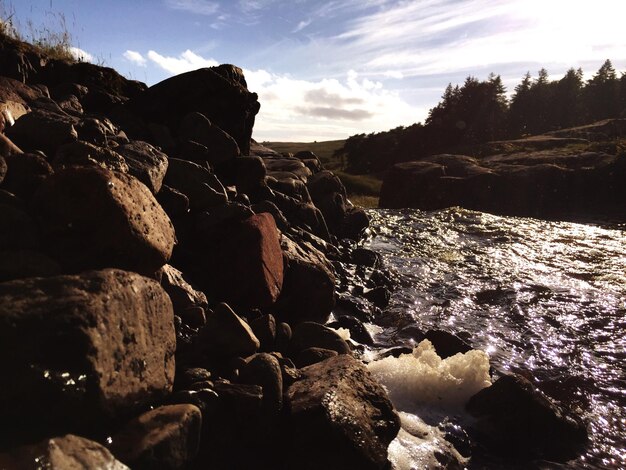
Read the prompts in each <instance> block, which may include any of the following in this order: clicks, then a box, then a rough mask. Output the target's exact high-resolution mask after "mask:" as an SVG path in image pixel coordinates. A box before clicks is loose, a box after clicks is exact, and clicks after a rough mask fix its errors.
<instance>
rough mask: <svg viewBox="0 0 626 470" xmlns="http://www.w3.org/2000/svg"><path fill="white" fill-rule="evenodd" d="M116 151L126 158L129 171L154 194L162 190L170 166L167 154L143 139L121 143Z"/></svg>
mask: <svg viewBox="0 0 626 470" xmlns="http://www.w3.org/2000/svg"><path fill="white" fill-rule="evenodd" d="M115 151H116V152H117V153H119V154H120V155H122V156H123V157H124V159H125V160H126V163H127V165H128V168H129V170H128V172H129V173H130V174H131V175H133V176H134V177H135V178H137V179H138V180H139V181H141V182H142V183H143V184H145V185H146V186H147V187H148V188H149V189H150V191H152V193H153V194H156V193H158V192H159V191H160V190H161V185H162V184H163V179H164V178H165V173H166V172H167V167H168V159H167V155H165V154H164V153H163V152H160V151H159V150H157V149H156V148H154V147H153V146H152V145H150V144H149V143H147V142H141V141H133V142H129V143H128V144H124V145H120V146H119V147H116V148H115Z"/></svg>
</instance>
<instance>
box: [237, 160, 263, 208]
mask: <svg viewBox="0 0 626 470" xmlns="http://www.w3.org/2000/svg"><path fill="white" fill-rule="evenodd" d="M235 164H236V176H235V185H236V186H237V192H239V193H245V194H247V195H248V197H251V198H254V196H255V195H256V193H257V191H258V190H259V188H260V187H261V186H262V185H263V184H264V183H265V174H266V170H265V164H264V163H263V159H262V158H260V157H240V158H237V159H236V160H235Z"/></svg>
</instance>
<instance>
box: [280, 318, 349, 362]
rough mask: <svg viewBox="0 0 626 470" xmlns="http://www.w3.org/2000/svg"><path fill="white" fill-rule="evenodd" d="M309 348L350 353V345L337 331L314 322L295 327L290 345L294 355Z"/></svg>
mask: <svg viewBox="0 0 626 470" xmlns="http://www.w3.org/2000/svg"><path fill="white" fill-rule="evenodd" d="M308 348H323V349H330V350H332V351H337V353H339V354H350V346H349V345H348V343H346V342H345V341H344V339H343V338H342V337H341V336H339V334H338V333H337V332H336V331H334V330H332V329H330V328H328V327H326V326H324V325H320V324H319V323H314V322H303V323H300V324H298V325H297V326H296V327H295V328H294V329H293V335H292V337H291V343H290V345H289V349H290V351H291V352H292V356H295V355H297V354H298V353H299V352H300V351H304V350H305V349H308Z"/></svg>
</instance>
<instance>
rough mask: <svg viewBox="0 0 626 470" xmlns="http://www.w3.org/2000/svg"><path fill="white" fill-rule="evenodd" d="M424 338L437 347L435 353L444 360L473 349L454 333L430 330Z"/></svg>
mask: <svg viewBox="0 0 626 470" xmlns="http://www.w3.org/2000/svg"><path fill="white" fill-rule="evenodd" d="M424 338H426V339H427V340H429V341H430V342H431V343H432V344H433V346H434V347H435V351H437V354H438V355H439V356H440V357H441V358H442V359H445V358H446V357H450V356H454V355H455V354H458V353H466V352H468V351H471V350H472V347H471V346H470V345H469V344H467V343H466V342H465V341H463V340H462V339H461V338H459V337H458V336H456V335H453V334H452V333H448V332H447V331H443V330H428V331H427V332H426V334H425V335H424Z"/></svg>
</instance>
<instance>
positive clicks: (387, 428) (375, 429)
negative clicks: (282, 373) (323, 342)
mask: <svg viewBox="0 0 626 470" xmlns="http://www.w3.org/2000/svg"><path fill="white" fill-rule="evenodd" d="M301 373H302V375H303V378H302V380H299V381H297V382H296V383H294V384H293V385H292V386H291V387H289V389H288V390H287V394H286V400H287V401H288V409H289V413H290V414H289V420H288V430H287V432H286V436H288V438H289V440H290V444H291V447H290V450H291V459H292V460H291V461H292V462H297V465H298V467H299V468H303V469H318V468H328V469H342V470H343V469H346V468H359V469H384V468H388V467H389V462H388V460H387V446H388V445H389V443H390V442H391V441H392V440H393V439H394V438H395V436H396V434H397V433H398V430H399V429H400V420H399V418H398V416H397V415H396V413H395V412H394V411H393V406H392V404H391V402H390V401H389V399H388V398H387V395H386V393H385V391H384V389H383V388H382V387H381V386H380V385H379V384H378V383H376V382H375V381H374V380H373V379H372V377H371V375H370V374H369V373H368V372H367V370H366V369H365V367H364V366H363V364H361V363H360V362H359V361H357V360H356V359H354V358H353V357H351V356H349V355H339V356H337V357H332V358H330V359H327V360H325V361H323V362H320V363H318V364H314V365H311V366H308V367H305V368H304V369H301Z"/></svg>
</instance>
